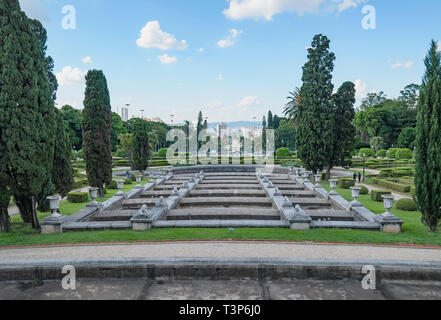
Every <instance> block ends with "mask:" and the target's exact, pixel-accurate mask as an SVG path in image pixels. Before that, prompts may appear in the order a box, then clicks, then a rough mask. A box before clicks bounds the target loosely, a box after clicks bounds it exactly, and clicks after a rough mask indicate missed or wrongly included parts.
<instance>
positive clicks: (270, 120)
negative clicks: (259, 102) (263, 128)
mask: <svg viewBox="0 0 441 320" xmlns="http://www.w3.org/2000/svg"><path fill="white" fill-rule="evenodd" d="M268 128H269V129H274V118H273V113H272V112H271V111H268Z"/></svg>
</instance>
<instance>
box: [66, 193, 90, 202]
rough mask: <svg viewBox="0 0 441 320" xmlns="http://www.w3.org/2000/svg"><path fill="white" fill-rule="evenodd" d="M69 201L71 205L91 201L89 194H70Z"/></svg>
mask: <svg viewBox="0 0 441 320" xmlns="http://www.w3.org/2000/svg"><path fill="white" fill-rule="evenodd" d="M67 201H69V202H70V203H84V202H88V201H89V194H88V193H87V192H70V193H69V194H68V195H67Z"/></svg>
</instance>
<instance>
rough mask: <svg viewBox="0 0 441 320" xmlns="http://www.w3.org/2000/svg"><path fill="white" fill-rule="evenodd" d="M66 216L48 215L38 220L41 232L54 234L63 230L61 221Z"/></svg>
mask: <svg viewBox="0 0 441 320" xmlns="http://www.w3.org/2000/svg"><path fill="white" fill-rule="evenodd" d="M66 219H67V216H63V215H60V216H58V217H57V216H49V217H47V218H45V219H43V221H41V222H40V226H41V234H56V233H62V232H63V223H64V222H65V221H66Z"/></svg>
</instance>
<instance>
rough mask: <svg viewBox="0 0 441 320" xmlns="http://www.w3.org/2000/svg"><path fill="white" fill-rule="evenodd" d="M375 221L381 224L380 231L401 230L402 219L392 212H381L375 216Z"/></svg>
mask: <svg viewBox="0 0 441 320" xmlns="http://www.w3.org/2000/svg"><path fill="white" fill-rule="evenodd" d="M376 220H377V222H378V223H379V224H380V225H381V232H385V233H401V232H402V231H403V223H404V222H403V221H402V220H400V218H398V217H397V216H394V215H393V214H388V213H385V214H382V215H379V216H377V217H376Z"/></svg>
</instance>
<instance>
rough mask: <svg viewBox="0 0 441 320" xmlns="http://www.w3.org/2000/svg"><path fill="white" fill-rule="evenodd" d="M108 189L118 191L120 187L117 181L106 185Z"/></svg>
mask: <svg viewBox="0 0 441 320" xmlns="http://www.w3.org/2000/svg"><path fill="white" fill-rule="evenodd" d="M106 188H107V189H109V190H118V186H117V185H116V181H112V182H111V183H110V184H109V185H106Z"/></svg>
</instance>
